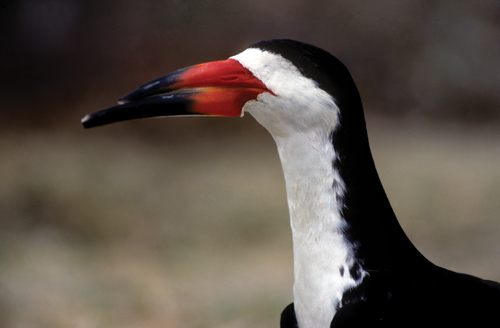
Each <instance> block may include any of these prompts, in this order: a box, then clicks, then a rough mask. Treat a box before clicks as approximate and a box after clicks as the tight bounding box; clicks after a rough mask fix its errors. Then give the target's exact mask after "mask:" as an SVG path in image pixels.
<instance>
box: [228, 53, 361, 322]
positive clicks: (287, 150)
mask: <svg viewBox="0 0 500 328" xmlns="http://www.w3.org/2000/svg"><path fill="white" fill-rule="evenodd" d="M232 58H233V59H236V60H238V61H239V62H240V63H241V64H242V65H243V66H244V67H246V68H247V69H249V70H250V71H251V72H252V73H253V74H254V75H255V76H256V77H257V78H258V79H260V80H261V81H262V82H263V83H264V84H265V85H266V86H267V87H268V88H269V90H271V91H272V92H273V93H274V95H272V94H270V93H263V94H261V95H259V97H258V98H257V100H255V101H249V102H247V103H246V104H245V106H244V108H243V110H244V111H245V112H249V113H250V114H252V116H253V117H254V118H255V119H256V120H257V121H258V122H259V123H261V124H262V125H263V126H264V127H265V128H267V130H268V131H269V132H270V133H271V135H272V136H273V138H274V140H275V141H276V144H277V146H278V152H279V155H280V158H281V163H282V166H283V171H284V174H285V182H286V189H287V197H288V207H289V211H290V222H291V227H292V233H293V251H294V273H295V282H294V306H295V313H296V318H297V321H298V324H299V327H300V328H328V327H330V323H331V321H332V319H333V316H334V315H335V312H336V310H337V309H338V307H339V306H340V302H341V300H342V295H343V294H344V292H345V291H347V290H348V289H350V288H352V287H354V286H356V285H357V284H359V283H360V282H361V280H362V278H363V277H364V276H365V275H366V274H367V273H366V272H365V271H363V270H362V269H361V268H360V267H359V263H356V259H355V247H356V245H352V244H351V243H350V242H349V241H348V240H347V238H346V237H345V235H344V231H345V230H344V228H346V222H345V220H344V219H343V218H342V216H341V206H342V204H341V202H342V201H343V200H342V198H343V195H344V192H345V185H344V182H343V181H342V179H341V177H340V175H339V173H338V170H337V168H336V167H334V163H335V162H336V161H335V160H336V157H337V154H336V152H335V149H334V147H333V144H332V142H331V140H330V135H331V133H332V130H334V129H335V128H338V125H339V124H338V116H339V109H338V107H337V105H336V104H335V101H334V99H333V98H332V96H331V95H329V94H328V93H327V92H325V91H324V90H323V89H321V88H319V87H318V85H317V84H316V82H314V81H313V80H311V79H309V78H307V77H305V76H304V75H302V73H301V72H299V70H298V69H297V68H296V67H295V66H294V65H293V64H292V63H291V62H289V61H288V60H286V59H285V58H283V57H281V56H280V55H277V54H274V53H270V52H267V51H262V50H260V49H252V48H250V49H247V50H245V51H244V52H242V53H240V54H238V55H236V56H233V57H232ZM352 270H354V271H356V276H357V277H358V279H357V280H356V281H355V280H354V279H353V278H352V277H351V276H350V271H352Z"/></svg>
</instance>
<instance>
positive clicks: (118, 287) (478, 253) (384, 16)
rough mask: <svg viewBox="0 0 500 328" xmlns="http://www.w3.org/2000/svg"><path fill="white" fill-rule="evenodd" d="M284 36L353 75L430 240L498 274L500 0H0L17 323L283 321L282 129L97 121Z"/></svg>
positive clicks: (1, 196) (393, 172)
mask: <svg viewBox="0 0 500 328" xmlns="http://www.w3.org/2000/svg"><path fill="white" fill-rule="evenodd" d="M272 38H291V39H297V40H300V41H303V42H307V43H311V44H314V45H317V46H319V47H321V48H324V49H326V50H328V51H329V52H331V53H332V54H334V55H335V56H337V57H338V58H339V59H340V60H341V61H343V62H344V63H345V64H346V65H347V67H348V68H349V69H350V71H351V73H352V75H353V77H354V79H355V81H356V82H357V85H358V88H359V90H360V93H361V95H362V98H363V102H364V106H365V111H366V115H367V124H368V131H369V135H370V140H371V145H372V150H373V155H374V157H375V161H376V163H377V167H378V169H379V173H380V175H381V178H382V181H383V183H384V185H385V187H386V191H387V193H388V195H389V198H390V199H391V202H392V205H393V207H394V209H395V211H396V213H397V215H398V217H399V219H400V222H401V224H402V225H403V227H404V229H405V231H407V233H408V235H409V236H410V239H412V241H413V242H414V243H415V244H416V246H417V247H418V248H419V249H420V250H421V251H422V252H423V253H424V254H425V255H426V256H427V257H428V258H429V259H431V260H432V261H433V262H435V263H436V264H439V265H442V266H445V267H447V268H450V269H452V270H456V271H461V272H467V273H470V274H474V275H478V276H481V277H484V278H488V279H493V280H497V281H499V280H500V261H499V258H500V256H499V255H500V241H499V240H500V215H499V214H498V213H499V212H500V170H499V169H498V168H499V167H500V129H499V127H500V92H499V91H500V2H499V1H496V0H483V1H480V2H477V1H476V2H473V1H464V0H458V1H457V0H448V1H445V0H439V1H424V0H414V1H399V0H383V1H376V2H375V1H349V2H347V1H331V0H328V1H326V0H319V1H314V2H312V1H299V0H287V1H285V0H277V1H268V0H253V1H243V0H233V1H215V0H204V1H199V0H196V1H195V0H191V1H179V0H163V1H160V0H145V1H140V2H139V1H131V0H122V1H94V0H85V1H83V0H64V1H63V0H1V1H0V40H1V47H0V90H1V96H0V181H1V183H0V327H19V328H20V327H23V328H24V327H55V328H57V327H79V328H80V327H82V328H86V327H165V326H167V327H180V328H183V327H207V326H208V327H278V322H279V314H280V312H281V310H282V309H283V308H284V307H285V306H286V305H287V304H289V303H290V302H291V301H292V280H293V272H292V270H293V268H292V252H291V234H290V229H289V223H288V210H287V204H286V197H285V188H284V181H283V177H282V172H281V167H280V163H279V159H278V155H277V153H276V150H275V145H274V142H273V141H272V139H271V137H270V136H269V135H268V134H267V132H266V131H265V130H264V129H263V128H262V127H260V126H259V125H258V124H257V123H256V122H255V121H254V120H253V119H252V118H251V117H250V116H249V115H247V116H246V117H244V118H243V119H223V118H177V119H163V120H161V119H158V120H143V121H132V122H126V123H121V124H115V125H110V126H106V127H102V128H96V129H92V130H83V128H82V127H81V124H80V119H81V117H83V116H84V115H85V114H88V113H90V112H94V111H97V110H99V109H101V108H105V107H109V106H112V105H114V104H115V101H116V99H118V98H119V97H121V96H122V95H124V94H126V93H128V92H129V91H132V90H134V89H135V88H136V87H137V86H139V85H141V84H143V83H145V82H148V81H150V80H152V79H154V78H156V77H159V76H162V75H164V74H166V73H168V72H171V71H173V70H175V69H178V68H182V67H185V66H189V65H192V64H196V63H201V62H206V61H211V60H219V59H225V58H227V57H229V56H231V55H234V54H236V53H238V52H240V51H242V50H244V49H245V48H246V47H247V46H249V45H250V44H252V43H254V42H256V41H259V40H265V39H272Z"/></svg>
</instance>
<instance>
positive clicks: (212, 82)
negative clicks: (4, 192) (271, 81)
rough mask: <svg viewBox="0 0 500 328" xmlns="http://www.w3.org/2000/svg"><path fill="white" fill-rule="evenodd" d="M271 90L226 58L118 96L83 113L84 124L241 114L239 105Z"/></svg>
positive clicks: (239, 65) (176, 73)
mask: <svg viewBox="0 0 500 328" xmlns="http://www.w3.org/2000/svg"><path fill="white" fill-rule="evenodd" d="M263 92H269V93H272V92H271V91H269V90H268V89H267V87H266V86H265V85H264V84H263V83H262V82H261V81H260V80H259V79H257V78H256V77H255V76H254V75H253V74H252V73H251V72H250V71H249V70H248V69H246V68H244V67H243V66H242V65H241V64H240V63H239V62H238V61H236V60H234V59H228V60H223V61H215V62H209V63H205V64H199V65H195V66H192V67H188V68H184V69H180V70H178V71H175V72H173V73H171V74H169V75H166V76H164V77H161V78H159V79H156V80H154V81H152V82H149V83H147V84H145V85H143V86H141V87H140V88H139V89H137V90H135V91H133V92H131V93H129V94H128V95H126V96H124V97H122V98H120V99H119V101H118V104H119V105H118V106H114V107H110V108H107V109H103V110H101V111H98V112H96V113H94V114H90V115H87V116H85V117H84V118H83V119H82V124H83V126H84V127H85V128H91V127H95V126H100V125H105V124H109V123H114V122H120V121H127V120H132V119H137V118H146V117H158V116H178V115H210V116H226V117H235V116H242V115H243V106H244V105H245V103H246V102H248V101H249V100H254V99H257V96H258V95H260V94H261V93H263Z"/></svg>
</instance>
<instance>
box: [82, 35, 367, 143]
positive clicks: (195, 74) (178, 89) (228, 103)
mask: <svg viewBox="0 0 500 328" xmlns="http://www.w3.org/2000/svg"><path fill="white" fill-rule="evenodd" d="M352 94H354V96H357V90H356V87H355V85H354V82H352V78H351V76H350V74H349V72H348V71H347V69H346V68H345V66H344V65H343V64H342V63H341V62H340V61H338V60H337V59H336V58H335V57H334V56H332V55H330V54H329V53H328V52H326V51H324V50H322V49H319V48H317V47H314V46H311V45H307V44H304V43H301V42H297V41H292V40H271V41H262V42H258V43H256V44H254V45H252V46H250V47H249V48H248V49H246V50H245V51H243V52H241V53H240V54H237V55H235V56H233V57H230V58H229V59H227V60H223V61H215V62H209V63H205V64H199V65H195V66H191V67H188V68H184V69H180V70H178V71H175V72H173V73H171V74H168V75H166V76H164V77H161V78H159V79H156V80H154V81H151V82H149V83H147V84H145V85H143V86H141V87H140V88H139V89H137V90H136V91H133V92H132V93H130V94H128V95H126V96H124V97H122V98H121V99H120V100H119V105H118V106H115V107H111V108H108V109H104V110H101V111H99V112H97V113H94V114H91V115H87V116H85V117H84V118H83V120H82V123H83V125H84V127H86V128H90V127H94V126H100V125H105V124H109V123H113V122H119V121H126V120H131V119H137V118H146V117H158V116H182V115H184V116H185V115H206V116H225V117H237V116H243V114H244V113H245V112H249V113H250V114H252V116H254V117H255V118H256V119H257V121H259V123H261V124H262V125H263V126H264V127H266V128H267V129H268V130H269V131H270V132H271V134H273V136H275V137H280V136H286V135H289V134H291V133H296V132H297V131H308V130H310V129H314V130H318V129H321V130H325V131H327V132H329V131H332V129H333V128H334V126H335V125H337V124H338V123H339V115H340V110H339V108H340V107H341V106H342V105H344V104H345V103H346V100H347V102H349V101H352V100H348V99H350V98H349V96H351V95H352ZM357 97H358V98H359V96H357ZM355 98H356V97H355Z"/></svg>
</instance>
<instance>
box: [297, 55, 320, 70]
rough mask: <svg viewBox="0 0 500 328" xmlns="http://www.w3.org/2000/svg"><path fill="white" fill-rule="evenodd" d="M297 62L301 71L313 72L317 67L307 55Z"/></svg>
mask: <svg viewBox="0 0 500 328" xmlns="http://www.w3.org/2000/svg"><path fill="white" fill-rule="evenodd" d="M298 62H299V67H300V69H301V70H315V69H316V68H317V67H318V64H316V63H315V62H314V60H313V59H312V58H311V56H310V55H309V54H304V55H301V56H300V57H299V60H298Z"/></svg>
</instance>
